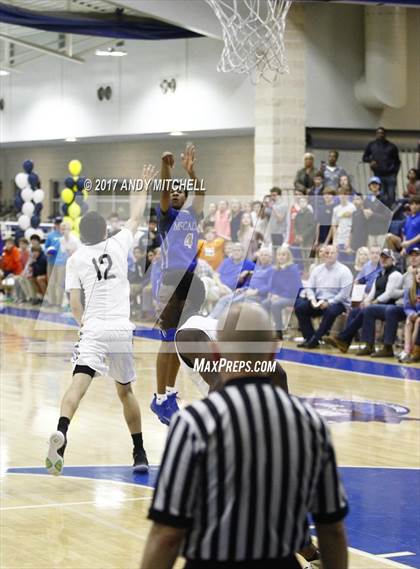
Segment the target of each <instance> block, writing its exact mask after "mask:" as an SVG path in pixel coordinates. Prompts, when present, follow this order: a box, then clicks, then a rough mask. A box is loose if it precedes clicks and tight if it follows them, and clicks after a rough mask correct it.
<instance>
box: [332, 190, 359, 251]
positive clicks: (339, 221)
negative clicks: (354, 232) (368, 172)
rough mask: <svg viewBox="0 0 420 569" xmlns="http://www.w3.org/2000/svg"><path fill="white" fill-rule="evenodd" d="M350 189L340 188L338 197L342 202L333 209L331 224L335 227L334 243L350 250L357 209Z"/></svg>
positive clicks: (339, 247)
mask: <svg viewBox="0 0 420 569" xmlns="http://www.w3.org/2000/svg"><path fill="white" fill-rule="evenodd" d="M350 195H351V194H350V190H348V189H343V188H342V189H340V190H339V191H338V197H339V200H340V203H339V204H338V205H336V206H335V208H334V209H333V216H332V220H331V225H332V228H333V244H334V245H336V246H337V247H338V249H339V250H343V251H349V250H350V237H351V226H352V223H353V213H354V212H355V211H356V208H355V206H354V204H353V203H352V202H351V201H350V199H349V198H350Z"/></svg>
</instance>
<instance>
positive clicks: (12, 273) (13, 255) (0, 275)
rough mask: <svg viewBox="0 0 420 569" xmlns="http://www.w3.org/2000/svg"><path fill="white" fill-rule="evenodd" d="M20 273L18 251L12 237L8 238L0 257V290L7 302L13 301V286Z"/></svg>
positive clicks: (20, 263) (20, 264)
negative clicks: (4, 294)
mask: <svg viewBox="0 0 420 569" xmlns="http://www.w3.org/2000/svg"><path fill="white" fill-rule="evenodd" d="M21 272H22V262H21V258H20V252H19V249H18V248H17V247H16V245H15V241H14V239H13V237H8V238H7V239H6V240H5V242H4V248H3V253H2V256H1V257H0V289H1V290H3V291H4V292H5V293H6V297H7V299H8V300H10V301H11V300H13V297H12V291H13V288H14V286H15V278H14V277H16V276H18V275H20V274H21Z"/></svg>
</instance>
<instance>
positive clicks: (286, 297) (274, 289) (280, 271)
mask: <svg viewBox="0 0 420 569" xmlns="http://www.w3.org/2000/svg"><path fill="white" fill-rule="evenodd" d="M302 286H303V285H302V280H301V278H300V274H299V267H298V266H297V265H296V264H295V263H294V262H293V257H292V253H291V251H290V249H289V247H287V245H282V246H281V247H279V248H278V249H277V252H276V260H275V265H274V271H273V273H272V278H271V292H270V293H269V294H268V296H267V298H266V300H264V301H263V306H264V308H265V309H266V310H267V311H269V312H271V314H272V316H273V320H274V322H275V326H276V330H277V337H278V338H279V339H280V340H282V339H283V330H284V329H285V326H284V323H283V315H282V312H283V310H284V309H285V308H287V307H293V305H294V304H295V300H296V298H297V296H298V294H299V291H300V289H301V288H302Z"/></svg>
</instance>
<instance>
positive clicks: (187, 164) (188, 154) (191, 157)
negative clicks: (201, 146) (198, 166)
mask: <svg viewBox="0 0 420 569" xmlns="http://www.w3.org/2000/svg"><path fill="white" fill-rule="evenodd" d="M195 162H196V157H195V146H194V145H193V144H187V146H186V148H185V152H184V153H183V154H181V164H182V167H183V168H184V170H185V171H186V172H187V173H188V175H189V176H194V173H195V172H194V165H195Z"/></svg>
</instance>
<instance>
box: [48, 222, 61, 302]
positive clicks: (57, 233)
mask: <svg viewBox="0 0 420 569" xmlns="http://www.w3.org/2000/svg"><path fill="white" fill-rule="evenodd" d="M62 222H63V219H62V218H61V217H56V218H55V219H54V226H53V229H52V231H50V232H49V233H48V235H47V238H46V240H45V244H44V251H45V254H46V256H47V278H48V283H49V286H48V289H47V302H48V304H50V305H51V306H54V305H56V304H57V303H58V301H57V299H56V286H55V284H54V277H55V276H56V275H53V269H54V264H55V261H56V258H57V253H58V251H59V249H60V241H61V238H62V236H63V234H62V232H61V230H60V226H61V224H62ZM60 296H61V300H62V295H60ZM60 306H61V302H60Z"/></svg>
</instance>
